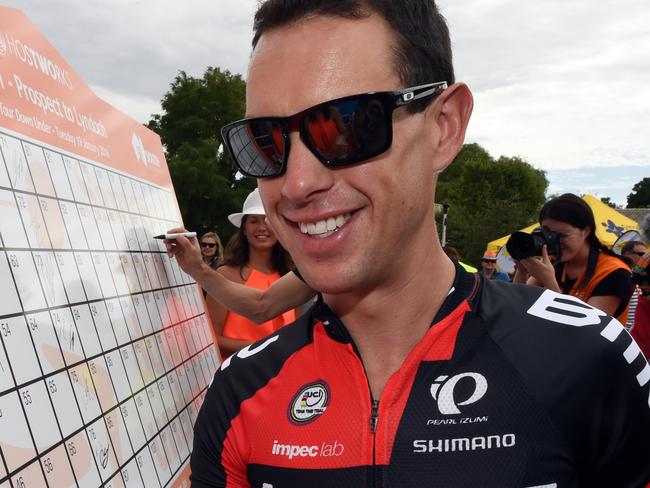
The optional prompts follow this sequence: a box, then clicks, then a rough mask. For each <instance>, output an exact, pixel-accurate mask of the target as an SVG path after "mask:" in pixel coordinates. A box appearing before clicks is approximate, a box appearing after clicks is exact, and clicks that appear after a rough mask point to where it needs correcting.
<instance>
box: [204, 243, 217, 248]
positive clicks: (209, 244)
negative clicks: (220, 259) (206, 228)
mask: <svg viewBox="0 0 650 488" xmlns="http://www.w3.org/2000/svg"><path fill="white" fill-rule="evenodd" d="M216 246H217V245H216V244H215V243H214V242H202V243H201V247H209V248H210V249H212V248H213V247H216Z"/></svg>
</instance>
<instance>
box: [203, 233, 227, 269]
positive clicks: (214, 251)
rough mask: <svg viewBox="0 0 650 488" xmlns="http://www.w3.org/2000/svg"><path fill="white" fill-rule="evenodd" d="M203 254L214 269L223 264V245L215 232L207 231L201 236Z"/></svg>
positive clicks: (204, 258) (204, 259)
mask: <svg viewBox="0 0 650 488" xmlns="http://www.w3.org/2000/svg"><path fill="white" fill-rule="evenodd" d="M199 242H200V244H201V256H202V257H203V261H205V262H206V263H207V265H208V266H210V267H211V268H212V269H217V268H218V267H219V266H221V262H222V260H223V245H222V244H221V239H219V236H218V235H217V234H216V233H215V232H206V233H205V234H203V235H202V236H201V240H200V241H199Z"/></svg>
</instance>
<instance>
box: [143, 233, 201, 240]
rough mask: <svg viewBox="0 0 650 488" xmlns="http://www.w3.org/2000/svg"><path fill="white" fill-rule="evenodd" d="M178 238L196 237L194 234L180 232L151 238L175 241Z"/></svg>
mask: <svg viewBox="0 0 650 488" xmlns="http://www.w3.org/2000/svg"><path fill="white" fill-rule="evenodd" d="M179 236H183V237H187V238H188V239H189V238H190V237H196V232H181V233H180V234H160V235H157V236H153V238H154V239H176V238H177V237H179Z"/></svg>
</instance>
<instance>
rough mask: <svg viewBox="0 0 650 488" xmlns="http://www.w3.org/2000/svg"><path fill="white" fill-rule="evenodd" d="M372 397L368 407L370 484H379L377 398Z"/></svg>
mask: <svg viewBox="0 0 650 488" xmlns="http://www.w3.org/2000/svg"><path fill="white" fill-rule="evenodd" d="M371 399H372V406H371V408H370V433H371V434H372V468H371V469H372V472H371V475H370V486H371V487H373V488H374V487H378V486H380V484H379V482H378V476H377V462H376V456H377V452H376V448H377V424H378V423H379V400H375V399H374V398H371Z"/></svg>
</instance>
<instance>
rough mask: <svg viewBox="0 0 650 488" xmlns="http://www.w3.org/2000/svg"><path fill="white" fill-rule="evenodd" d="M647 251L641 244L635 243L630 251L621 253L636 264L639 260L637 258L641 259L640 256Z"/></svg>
mask: <svg viewBox="0 0 650 488" xmlns="http://www.w3.org/2000/svg"><path fill="white" fill-rule="evenodd" d="M647 251H648V248H647V247H646V246H644V245H643V244H636V245H635V246H634V248H633V249H632V251H630V252H626V253H623V255H624V256H626V257H628V258H630V259H631V260H632V264H636V263H638V262H639V259H641V256H643V255H644V254H645V253H646V252H647Z"/></svg>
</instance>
